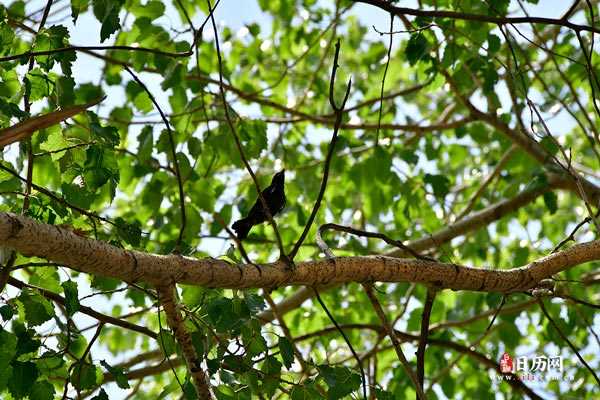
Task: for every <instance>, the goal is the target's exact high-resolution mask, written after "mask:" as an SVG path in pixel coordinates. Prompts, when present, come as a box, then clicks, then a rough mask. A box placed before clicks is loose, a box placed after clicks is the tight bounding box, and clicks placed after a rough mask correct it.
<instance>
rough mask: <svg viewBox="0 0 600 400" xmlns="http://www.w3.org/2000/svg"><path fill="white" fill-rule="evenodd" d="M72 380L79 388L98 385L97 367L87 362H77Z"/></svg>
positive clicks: (83, 388)
mask: <svg viewBox="0 0 600 400" xmlns="http://www.w3.org/2000/svg"><path fill="white" fill-rule="evenodd" d="M70 382H71V384H72V385H73V386H74V387H75V389H78V390H86V389H91V388H93V387H95V386H96V367H95V366H93V365H92V364H90V363H87V362H77V363H76V365H75V368H73V371H72V372H71V376H70Z"/></svg>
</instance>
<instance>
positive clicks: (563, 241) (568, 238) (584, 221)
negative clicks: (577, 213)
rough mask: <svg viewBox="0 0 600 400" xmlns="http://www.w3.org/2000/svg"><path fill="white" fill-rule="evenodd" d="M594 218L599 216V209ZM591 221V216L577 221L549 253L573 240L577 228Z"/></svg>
mask: <svg viewBox="0 0 600 400" xmlns="http://www.w3.org/2000/svg"><path fill="white" fill-rule="evenodd" d="M595 217H596V218H598V217H600V210H598V211H596V215H595ZM591 221H592V218H591V217H586V218H585V219H584V220H583V221H581V222H580V223H578V224H577V225H576V226H575V228H573V230H572V231H571V233H569V236H567V237H566V238H565V239H563V240H561V242H560V243H559V244H557V245H556V247H554V249H552V252H551V254H553V253H556V252H557V251H559V250H560V249H561V247H563V246H564V245H565V244H567V243H568V242H570V241H573V242H574V241H575V234H576V233H577V231H578V230H579V229H581V227H582V226H583V225H585V224H587V223H589V222H591Z"/></svg>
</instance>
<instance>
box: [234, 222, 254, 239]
mask: <svg viewBox="0 0 600 400" xmlns="http://www.w3.org/2000/svg"><path fill="white" fill-rule="evenodd" d="M231 227H232V228H233V230H234V231H235V234H236V235H237V237H238V239H240V240H243V239H246V237H247V236H248V232H250V229H251V228H252V222H251V221H250V220H249V219H248V218H242V219H240V220H237V221H235V222H234V223H233V225H232V226H231Z"/></svg>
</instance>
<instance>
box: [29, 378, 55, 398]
mask: <svg viewBox="0 0 600 400" xmlns="http://www.w3.org/2000/svg"><path fill="white" fill-rule="evenodd" d="M53 399H54V386H53V385H52V384H51V383H50V382H48V381H46V380H43V381H37V382H36V383H34V385H33V387H32V388H31V393H29V400H53Z"/></svg>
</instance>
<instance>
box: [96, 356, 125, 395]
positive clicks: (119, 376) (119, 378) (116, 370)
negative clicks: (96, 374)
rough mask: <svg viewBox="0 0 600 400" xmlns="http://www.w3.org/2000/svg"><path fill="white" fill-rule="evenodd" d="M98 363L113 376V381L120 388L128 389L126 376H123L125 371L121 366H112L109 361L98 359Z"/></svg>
mask: <svg viewBox="0 0 600 400" xmlns="http://www.w3.org/2000/svg"><path fill="white" fill-rule="evenodd" d="M100 364H102V366H103V367H104V368H106V370H107V371H108V372H109V373H110V374H111V375H112V376H113V378H115V382H117V385H118V386H119V387H120V388H121V389H129V387H130V386H129V382H128V380H127V376H125V371H124V369H123V368H122V367H113V366H111V365H110V364H109V363H107V362H106V361H104V360H101V361H100Z"/></svg>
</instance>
